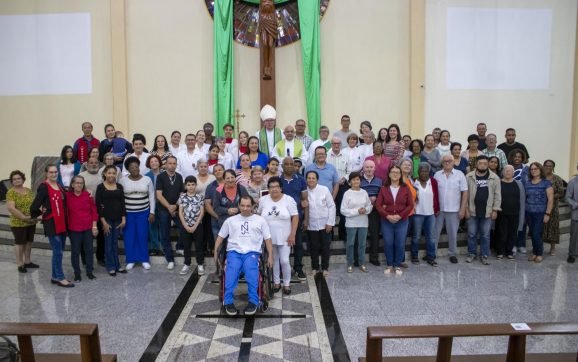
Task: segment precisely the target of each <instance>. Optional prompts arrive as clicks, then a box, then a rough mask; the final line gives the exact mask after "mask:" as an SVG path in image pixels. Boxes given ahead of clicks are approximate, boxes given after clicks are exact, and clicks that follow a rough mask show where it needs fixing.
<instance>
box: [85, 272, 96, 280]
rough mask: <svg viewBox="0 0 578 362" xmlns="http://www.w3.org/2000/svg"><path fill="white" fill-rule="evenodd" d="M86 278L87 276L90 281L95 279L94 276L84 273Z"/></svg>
mask: <svg viewBox="0 0 578 362" xmlns="http://www.w3.org/2000/svg"><path fill="white" fill-rule="evenodd" d="M86 276H87V277H88V279H90V280H94V279H96V277H95V276H94V274H92V273H86Z"/></svg>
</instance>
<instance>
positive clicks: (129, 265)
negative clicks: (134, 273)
mask: <svg viewBox="0 0 578 362" xmlns="http://www.w3.org/2000/svg"><path fill="white" fill-rule="evenodd" d="M132 268H134V263H128V264H127V265H126V268H125V269H126V270H131V269H132Z"/></svg>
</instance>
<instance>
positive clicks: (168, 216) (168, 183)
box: [156, 156, 184, 270]
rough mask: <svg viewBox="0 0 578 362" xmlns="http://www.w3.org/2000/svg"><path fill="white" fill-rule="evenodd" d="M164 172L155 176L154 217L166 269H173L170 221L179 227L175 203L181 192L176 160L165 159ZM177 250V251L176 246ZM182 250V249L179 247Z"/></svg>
mask: <svg viewBox="0 0 578 362" xmlns="http://www.w3.org/2000/svg"><path fill="white" fill-rule="evenodd" d="M165 166H166V172H161V173H160V174H159V175H158V176H157V186H156V196H157V209H156V217H157V218H158V219H159V225H160V239H161V244H162V246H163V252H164V253H165V259H166V260H167V269H169V270H173V269H174V268H175V258H174V256H173V248H172V246H171V221H174V223H175V225H177V226H178V227H180V224H181V222H180V220H179V213H178V210H179V208H178V206H177V201H178V200H179V196H180V195H181V192H183V190H184V187H183V177H182V176H181V174H179V173H178V172H176V169H177V158H176V157H175V156H169V157H167V163H166V165H165ZM177 249H179V247H178V245H177ZM181 249H182V247H181Z"/></svg>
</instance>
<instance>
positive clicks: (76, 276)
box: [74, 274, 82, 283]
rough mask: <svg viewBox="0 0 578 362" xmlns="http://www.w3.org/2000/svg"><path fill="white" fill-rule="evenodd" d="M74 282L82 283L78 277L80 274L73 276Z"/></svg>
mask: <svg viewBox="0 0 578 362" xmlns="http://www.w3.org/2000/svg"><path fill="white" fill-rule="evenodd" d="M74 281H75V282H77V283H78V282H80V281H82V278H81V277H80V274H74Z"/></svg>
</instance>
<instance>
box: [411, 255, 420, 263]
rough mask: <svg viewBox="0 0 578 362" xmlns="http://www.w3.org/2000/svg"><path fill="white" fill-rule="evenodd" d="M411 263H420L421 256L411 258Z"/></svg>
mask: <svg viewBox="0 0 578 362" xmlns="http://www.w3.org/2000/svg"><path fill="white" fill-rule="evenodd" d="M411 263H412V264H415V265H419V258H418V257H417V256H416V257H415V258H411Z"/></svg>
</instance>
